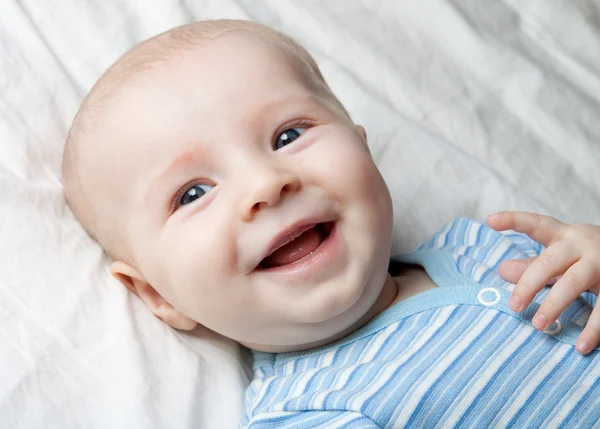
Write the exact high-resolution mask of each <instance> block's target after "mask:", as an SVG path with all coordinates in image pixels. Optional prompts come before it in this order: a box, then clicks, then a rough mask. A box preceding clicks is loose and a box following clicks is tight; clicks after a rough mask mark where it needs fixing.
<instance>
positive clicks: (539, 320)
mask: <svg viewBox="0 0 600 429" xmlns="http://www.w3.org/2000/svg"><path fill="white" fill-rule="evenodd" d="M546 323H547V320H546V318H545V317H544V316H542V315H541V314H536V315H535V317H534V318H533V326H535V327H536V328H538V329H541V330H543V329H546Z"/></svg>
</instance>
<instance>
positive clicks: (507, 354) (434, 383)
mask: <svg viewBox="0 0 600 429" xmlns="http://www.w3.org/2000/svg"><path fill="white" fill-rule="evenodd" d="M542 249H543V248H542V246H541V245H540V244H538V243H535V242H533V241H532V240H530V239H529V238H528V237H527V236H525V235H522V234H517V233H514V232H503V233H499V232H496V231H494V230H492V229H491V228H489V227H488V226H487V225H485V224H481V223H478V222H475V221H472V220H470V219H466V218H461V219H458V220H456V221H454V222H453V223H451V224H449V225H448V226H446V227H444V228H443V229H442V230H441V231H439V232H438V233H437V234H435V235H434V236H433V237H432V238H431V239H430V240H429V241H428V242H426V243H424V244H423V245H421V246H420V247H419V248H418V249H417V250H415V251H414V252H412V253H408V254H403V255H398V256H395V257H393V258H392V260H391V262H390V273H391V274H392V275H394V273H395V272H398V268H399V267H400V266H401V265H402V264H418V265H421V266H423V267H424V268H425V270H426V272H427V273H428V274H429V276H430V277H431V279H432V280H433V281H434V282H435V283H436V284H437V286H438V287H437V288H435V289H432V290H428V291H426V292H423V293H420V294H417V295H414V296H412V297H410V298H408V299H406V300H404V301H401V302H399V303H397V304H395V305H393V306H391V307H389V308H388V309H386V310H385V311H384V312H382V313H381V314H379V315H378V316H377V317H375V318H374V319H373V320H372V321H371V322H369V323H368V324H367V325H365V326H363V327H362V328H360V329H359V330H357V331H355V332H353V333H352V334H350V335H348V336H347V337H344V338H342V339H340V340H338V341H336V342H334V343H331V344H328V345H325V346H322V347H319V348H315V349H310V350H304V351H300V352H291V353H280V354H272V353H262V352H256V351H254V352H253V355H254V379H253V381H252V383H251V384H250V386H249V387H248V390H247V392H246V413H245V415H244V417H243V420H242V424H241V427H243V428H246V427H248V428H288V427H293V428H403V427H411V428H412V427H425V428H451V427H458V428H488V427H497V428H503V427H511V428H555V427H561V428H600V349H599V348H596V349H595V350H594V351H592V352H591V353H590V354H588V355H586V356H581V355H580V354H579V353H577V351H576V350H575V341H576V339H577V336H578V334H579V333H580V332H581V330H582V327H583V326H584V325H585V322H586V320H587V318H588V317H589V314H590V312H591V309H592V308H593V306H594V305H595V302H596V296H595V295H593V294H591V293H585V294H583V295H581V296H580V297H579V298H578V299H577V300H576V302H574V303H573V304H572V305H571V306H570V307H569V308H568V309H567V310H566V311H565V312H564V313H563V314H562V315H561V316H560V318H559V321H558V322H557V323H555V324H554V325H553V326H551V327H550V328H549V329H548V330H547V331H546V332H539V331H537V330H536V329H534V328H533V326H532V324H531V319H532V317H533V315H534V314H535V311H536V309H537V308H538V307H539V303H540V302H541V300H542V299H543V298H544V297H545V295H546V294H547V292H548V288H546V289H544V290H543V291H542V292H540V293H539V294H538V296H537V297H536V300H535V302H534V303H532V304H531V305H530V306H529V307H528V309H527V310H526V311H524V312H523V313H515V312H513V311H512V310H510V308H509V307H508V304H507V302H508V297H509V294H510V291H511V290H512V289H513V288H514V285H512V284H510V283H508V282H505V281H504V280H502V278H500V276H499V275H498V274H497V267H498V264H499V263H500V261H502V260H505V259H517V258H526V257H529V256H534V255H537V254H539V252H540V251H541V250H542Z"/></svg>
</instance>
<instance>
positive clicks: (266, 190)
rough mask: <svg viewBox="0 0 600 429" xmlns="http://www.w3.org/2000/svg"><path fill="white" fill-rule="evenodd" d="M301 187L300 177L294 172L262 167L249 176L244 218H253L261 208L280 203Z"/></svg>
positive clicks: (243, 209)
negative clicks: (287, 195)
mask: <svg viewBox="0 0 600 429" xmlns="http://www.w3.org/2000/svg"><path fill="white" fill-rule="evenodd" d="M300 188H301V184H300V179H299V178H298V176H297V175H295V174H293V173H292V172H289V171H280V170H277V169H275V168H265V169H261V171H260V172H256V173H255V174H253V175H252V177H248V180H247V184H246V186H245V189H246V197H245V201H244V203H243V206H242V219H243V220H244V221H248V220H251V219H252V218H253V217H254V216H255V215H256V214H257V213H258V212H259V211H260V210H261V209H264V208H265V207H268V206H274V205H276V204H278V203H279V201H280V200H281V199H282V198H284V196H285V195H286V194H289V193H294V192H297V191H298V190H300Z"/></svg>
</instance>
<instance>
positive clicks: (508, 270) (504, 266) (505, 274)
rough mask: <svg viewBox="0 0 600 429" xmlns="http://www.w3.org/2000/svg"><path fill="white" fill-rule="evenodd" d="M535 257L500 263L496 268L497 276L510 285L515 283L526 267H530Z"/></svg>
mask: <svg viewBox="0 0 600 429" xmlns="http://www.w3.org/2000/svg"><path fill="white" fill-rule="evenodd" d="M536 259H537V256H534V257H532V258H527V259H513V260H510V261H502V262H501V263H500V265H499V266H498V274H500V277H502V278H503V279H504V280H506V281H507V282H510V283H517V282H518V281H519V279H520V278H521V276H522V275H523V273H524V272H525V270H526V269H527V267H529V266H530V265H531V263H532V262H533V261H535V260H536Z"/></svg>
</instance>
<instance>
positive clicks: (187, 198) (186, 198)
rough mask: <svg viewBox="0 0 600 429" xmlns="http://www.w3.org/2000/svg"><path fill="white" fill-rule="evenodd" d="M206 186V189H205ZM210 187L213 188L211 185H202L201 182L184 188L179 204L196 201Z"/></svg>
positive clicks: (183, 204)
mask: <svg viewBox="0 0 600 429" xmlns="http://www.w3.org/2000/svg"><path fill="white" fill-rule="evenodd" d="M206 188H208V189H206ZM211 188H213V186H212V185H203V184H198V185H194V186H191V187H190V188H189V189H188V190H186V191H185V192H184V193H183V196H182V197H181V198H180V199H179V205H180V206H185V205H186V204H189V203H192V202H194V201H196V200H197V199H198V198H200V197H201V196H202V195H204V194H206V193H207V192H208V191H210V189H211Z"/></svg>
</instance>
